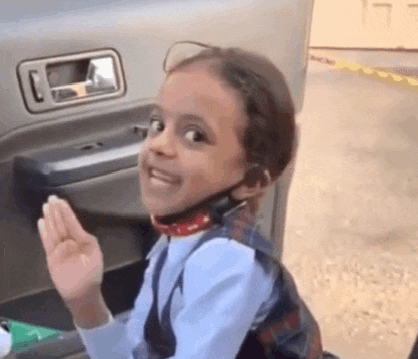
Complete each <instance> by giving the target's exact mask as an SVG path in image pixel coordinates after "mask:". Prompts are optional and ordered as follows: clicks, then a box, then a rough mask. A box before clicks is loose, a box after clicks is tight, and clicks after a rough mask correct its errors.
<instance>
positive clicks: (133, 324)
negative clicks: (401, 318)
mask: <svg viewBox="0 0 418 359" xmlns="http://www.w3.org/2000/svg"><path fill="white" fill-rule="evenodd" d="M193 44H195V45H196V46H202V51H200V52H199V53H198V54H196V55H194V56H192V57H189V58H186V59H183V60H182V61H180V62H178V63H175V64H172V65H169V62H170V61H168V58H167V57H166V59H165V61H164V69H165V71H166V79H165V82H164V84H163V86H162V88H161V91H160V93H159V97H158V104H157V105H156V106H155V111H154V112H153V114H152V116H151V118H150V124H149V132H148V136H147V139H146V143H145V145H144V147H143V150H142V151H141V154H140V158H139V176H140V184H141V192H142V201H143V204H144V205H145V206H146V207H147V208H148V210H149V211H150V213H151V219H152V223H153V225H154V226H155V227H156V228H157V229H158V230H159V231H160V232H161V237H160V239H159V240H158V242H157V243H156V244H155V245H154V247H153V249H152V250H151V252H150V253H149V254H148V256H147V258H148V259H149V260H150V262H149V265H148V268H147V270H146V273H145V277H144V283H143V285H142V288H141V290H140V293H139V295H138V297H137V299H136V301H135V306H134V309H133V311H132V314H131V316H130V318H129V320H128V321H127V323H123V322H120V321H115V320H114V319H113V317H112V315H111V313H110V312H109V310H108V308H107V307H106V304H105V301H104V299H103V296H102V294H101V289H100V288H101V282H102V278H103V260H102V254H101V251H100V248H99V245H98V243H97V240H96V238H95V237H94V236H92V235H91V234H89V233H86V232H85V231H84V229H83V228H82V227H81V225H80V223H79V222H78V220H77V218H76V216H75V215H74V212H73V211H72V209H71V208H70V206H69V204H68V203H67V202H66V201H65V200H62V199H58V198H57V197H55V196H51V197H50V198H49V200H48V203H46V204H44V206H43V218H41V219H40V220H39V222H38V227H39V232H40V236H41V239H42V242H43V245H44V248H45V251H46V255H47V264H48V268H49V271H50V274H51V277H52V279H53V281H54V283H55V285H56V287H57V289H58V291H59V293H60V294H61V296H62V298H63V300H64V301H65V303H66V305H67V306H68V308H69V309H70V311H71V313H72V315H73V318H74V323H75V326H76V328H77V330H78V331H79V333H80V335H81V337H82V339H83V342H84V344H85V346H86V348H87V351H88V353H89V355H90V356H91V358H109V359H110V358H176V359H180V358H181V359H191V358H199V359H206V358H207V359H209V358H210V359H213V358H217V359H219V358H225V359H227V358H228V359H229V358H230V359H232V358H235V357H240V358H244V357H246V356H249V357H253V358H259V357H260V355H267V356H269V357H271V358H273V357H274V358H311V359H314V358H322V355H323V353H322V348H321V343H320V338H319V332H318V330H317V326H316V323H315V321H314V320H313V318H312V317H311V316H310V313H309V311H308V310H307V309H306V307H305V306H304V305H303V303H302V302H301V301H300V300H299V297H298V295H297V292H296V289H295V287H294V284H293V281H292V279H291V277H290V275H289V274H288V273H287V272H286V270H285V269H284V268H283V266H281V265H280V264H279V263H277V262H276V261H275V260H274V259H273V258H272V256H271V248H270V247H269V242H268V241H266V240H265V239H264V238H263V237H262V236H261V235H260V234H259V233H258V232H257V231H256V230H255V224H256V223H255V214H256V212H257V209H258V204H259V200H260V198H261V197H262V196H263V194H264V192H265V189H266V188H267V187H268V186H269V185H272V184H273V183H274V181H275V180H276V179H277V178H278V177H279V176H280V174H281V173H282V172H283V170H284V169H285V167H286V165H287V164H288V163H289V161H290V160H291V158H292V149H293V143H294V133H295V123H294V108H293V105H292V101H291V98H290V94H289V90H288V87H287V85H286V83H285V80H284V77H283V75H282V74H281V73H280V71H279V70H278V69H277V68H276V67H275V66H274V65H273V64H272V63H271V62H270V61H269V60H267V59H266V58H264V57H262V56H258V55H256V54H253V53H250V52H247V51H243V50H240V49H236V48H228V49H221V48H218V47H212V46H208V45H204V44H199V43H193ZM175 45H176V46H178V45H179V44H178V43H177V44H175ZM170 49H171V48H170ZM170 49H169V52H168V53H170ZM257 350H259V352H258V353H257Z"/></svg>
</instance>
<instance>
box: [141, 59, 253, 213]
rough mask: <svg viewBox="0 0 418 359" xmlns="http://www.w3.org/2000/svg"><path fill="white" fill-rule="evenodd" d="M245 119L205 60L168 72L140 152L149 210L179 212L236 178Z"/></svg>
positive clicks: (239, 171) (236, 96) (239, 102)
mask: <svg viewBox="0 0 418 359" xmlns="http://www.w3.org/2000/svg"><path fill="white" fill-rule="evenodd" d="M245 125H246V117H245V113H244V109H243V103H242V100H241V99H240V97H239V94H238V93H236V92H235V91H234V90H233V89H230V88H228V87H227V86H226V85H224V83H223V82H221V81H220V80H219V79H218V78H217V77H216V76H214V75H213V74H212V73H210V72H209V71H208V69H207V67H206V65H204V64H199V63H196V64H193V65H190V66H188V67H187V68H185V69H182V70H179V71H175V72H174V73H172V74H171V75H170V76H169V77H168V78H167V79H166V82H165V84H164V85H163V88H162V90H161V92H160V96H159V104H158V106H157V108H156V110H155V112H154V115H152V117H151V120H150V130H149V133H148V137H147V140H146V142H145V144H144V147H143V150H142V151H141V154H140V161H139V164H140V166H139V167H140V183H141V191H142V201H143V203H144V205H145V206H146V207H147V208H148V210H149V211H150V212H151V214H154V215H157V216H165V215H169V214H173V213H176V212H181V211H183V210H186V209H188V208H189V207H191V206H193V205H195V204H198V203H199V202H201V201H202V200H204V199H206V198H207V197H209V196H211V195H214V194H216V193H218V192H220V191H222V190H224V189H226V188H228V187H230V186H232V185H234V184H235V183H237V182H239V181H241V180H242V179H243V178H244V174H245V167H244V163H245V150H244V147H243V145H242V144H241V142H240V140H239V134H240V133H243V132H244V129H245Z"/></svg>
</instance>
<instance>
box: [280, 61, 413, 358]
mask: <svg viewBox="0 0 418 359" xmlns="http://www.w3.org/2000/svg"><path fill="white" fill-rule="evenodd" d="M417 115H418V91H414V90H411V89H407V88H401V87H396V86H393V85H388V84H385V83H382V82H379V81H378V80H374V79H371V78H366V77H360V76H358V75H351V74H346V73H342V72H338V71H337V70H335V69H333V68H332V67H330V66H328V65H323V64H320V63H316V62H312V61H311V62H310V64H309V71H308V78H307V87H306V95H305V103H304V108H303V111H302V113H301V114H300V115H299V116H298V119H297V122H298V123H299V126H300V128H301V140H300V147H299V152H298V157H297V162H296V168H295V175H294V179H293V182H292V186H291V189H290V194H289V203H288V214H287V226H286V236H285V243H284V257H283V260H284V263H285V264H286V266H287V267H288V268H289V270H290V271H291V272H292V273H293V275H294V277H295V280H296V282H297V284H298V287H299V291H300V293H301V294H302V296H303V297H304V299H305V300H306V302H307V303H308V305H309V306H310V308H311V309H312V311H313V313H314V314H315V316H316V318H317V319H318V321H319V323H320V326H321V330H322V337H323V343H324V347H325V349H327V350H330V351H332V352H334V353H336V354H338V355H340V356H341V358H344V359H354V358H356V359H363V358H364V359H366V358H367V359H372V358H379V359H393V358H405V359H406V358H407V357H408V355H409V353H410V350H411V348H412V345H413V342H414V339H415V336H416V335H417V333H418V273H417V271H416V268H417V267H418V240H417V237H418V220H417V219H418V218H417V213H418V147H417V140H418V118H417Z"/></svg>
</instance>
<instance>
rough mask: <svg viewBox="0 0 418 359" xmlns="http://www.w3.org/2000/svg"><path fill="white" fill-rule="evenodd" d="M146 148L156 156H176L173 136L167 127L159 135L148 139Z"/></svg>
mask: <svg viewBox="0 0 418 359" xmlns="http://www.w3.org/2000/svg"><path fill="white" fill-rule="evenodd" d="M148 141H149V144H148V148H149V150H150V151H151V152H153V153H154V154H155V155H157V156H161V157H167V158H172V157H175V155H176V149H175V145H174V134H173V131H171V129H170V128H169V127H166V128H165V129H164V130H163V131H162V132H161V133H159V134H158V135H156V136H153V137H151V138H149V139H148Z"/></svg>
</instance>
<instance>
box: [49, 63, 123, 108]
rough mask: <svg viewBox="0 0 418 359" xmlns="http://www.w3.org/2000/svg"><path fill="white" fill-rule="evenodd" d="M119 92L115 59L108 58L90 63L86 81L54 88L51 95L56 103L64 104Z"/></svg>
mask: <svg viewBox="0 0 418 359" xmlns="http://www.w3.org/2000/svg"><path fill="white" fill-rule="evenodd" d="M117 90H118V83H117V77H116V71H115V66H114V63H113V58H112V57H111V56H108V57H103V58H98V59H97V58H96V59H91V60H90V61H89V65H88V70H87V78H86V80H85V81H82V82H75V83H71V84H68V85H64V86H56V87H52V88H51V95H52V98H53V99H54V101H55V102H62V101H68V100H76V99H80V98H83V97H87V96H93V95H98V94H103V93H111V92H115V91H117Z"/></svg>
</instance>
